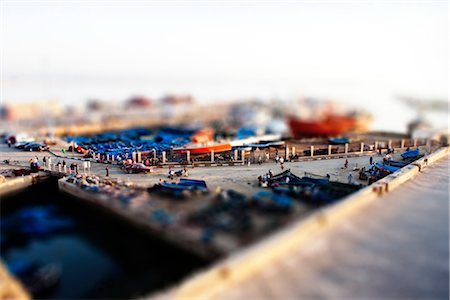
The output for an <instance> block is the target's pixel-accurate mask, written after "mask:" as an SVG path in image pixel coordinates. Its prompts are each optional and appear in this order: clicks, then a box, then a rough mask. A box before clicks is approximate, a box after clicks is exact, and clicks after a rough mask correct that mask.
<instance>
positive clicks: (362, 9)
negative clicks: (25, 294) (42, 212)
mask: <svg viewBox="0 0 450 300" xmlns="http://www.w3.org/2000/svg"><path fill="white" fill-rule="evenodd" d="M61 2H64V1H61ZM2 14H3V15H2V18H1V20H2V21H1V22H2V52H3V66H2V71H3V80H2V84H3V93H2V94H3V100H4V101H6V102H11V101H32V100H34V99H48V98H53V99H59V100H62V101H64V102H66V103H69V102H72V103H73V102H79V101H82V100H85V99H86V98H89V97H99V98H107V99H123V98H124V97H127V96H129V95H131V94H134V93H140V94H146V95H149V96H153V97H157V96H159V95H161V94H162V93H165V92H172V91H173V92H190V93H193V94H194V95H195V96H197V97H198V98H200V100H202V101H208V100H211V99H217V98H227V97H239V96H243V97H250V96H263V97H271V96H280V97H294V96H297V95H310V94H311V95H313V96H326V97H333V98H337V99H338V100H344V101H345V100H347V101H349V102H352V103H360V104H361V103H363V104H364V105H366V103H368V104H370V105H373V106H374V105H378V104H375V103H374V102H379V103H380V105H387V103H388V102H389V101H391V100H392V97H393V95H395V94H398V93H403V94H409V95H423V96H436V97H443V98H444V99H446V98H447V82H448V4H447V3H446V2H432V1H428V2H423V3H417V2H416V3H414V2H410V3H408V2H403V3H398V2H397V3H390V2H384V3H378V4H377V3H368V2H366V3H359V4H358V3H351V2H348V1H347V2H332V3H327V2H322V3H314V2H309V3H308V2H303V3H301V2H299V3H292V2H291V3H286V2H285V3H278V2H265V3H264V2H254V3H252V2H245V3H242V2H241V3H231V4H230V3H228V4H227V3H225V2H216V3H211V4H206V3H201V2H189V1H180V2H172V3H169V4H167V3H166V2H159V3H156V2H153V3H152V2H147V3H144V2H129V1H124V2H122V3H121V2H107V1H104V2H98V1H97V2H95V3H86V2H84V3H83V2H81V1H72V2H64V3H60V2H58V3H57V2H37V1H31V2H30V1H28V2H15V1H11V2H8V1H4V2H3V12H2Z"/></svg>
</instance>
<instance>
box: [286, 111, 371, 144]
mask: <svg viewBox="0 0 450 300" xmlns="http://www.w3.org/2000/svg"><path fill="white" fill-rule="evenodd" d="M369 123H370V117H369V116H363V115H334V114H328V115H326V116H324V117H323V118H321V119H317V120H302V119H299V118H295V117H288V125H289V127H290V129H291V133H292V135H293V136H294V137H296V138H299V137H333V136H341V135H344V134H346V133H348V132H364V131H367V127H368V124H369Z"/></svg>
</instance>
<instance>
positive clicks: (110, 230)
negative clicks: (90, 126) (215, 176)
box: [1, 180, 207, 299]
mask: <svg viewBox="0 0 450 300" xmlns="http://www.w3.org/2000/svg"><path fill="white" fill-rule="evenodd" d="M27 208H36V209H45V210H52V211H53V210H54V213H53V214H52V216H53V215H54V218H62V219H64V220H70V221H73V222H74V224H75V226H74V227H73V228H72V229H69V230H65V231H63V232H60V233H53V234H50V235H41V236H36V235H34V236H33V237H31V238H27V239H26V240H25V241H21V242H20V243H16V244H14V245H11V246H10V247H8V248H4V249H2V252H1V258H2V260H3V261H4V262H5V263H6V264H11V263H13V262H17V261H19V260H27V261H39V262H42V263H58V264H60V265H61V267H62V274H61V278H60V281H59V284H58V285H57V286H56V287H54V288H53V289H52V290H50V291H49V292H47V293H46V294H44V295H42V296H39V298H48V299H86V298H89V299H94V298H97V299H98V298H102V299H112V298H116V299H117V298H120V299H123V298H132V297H138V296H142V295H146V294H148V293H150V292H152V291H155V290H158V289H161V288H163V287H166V286H168V285H170V284H172V283H176V282H178V281H179V280H181V279H182V278H184V277H186V276H187V275H189V274H191V273H192V272H193V271H194V270H196V269H198V268H200V267H204V266H206V265H207V262H206V261H204V260H202V259H200V258H198V257H195V256H193V255H191V254H188V253H186V252H183V251H181V250H179V249H176V248H174V247H172V246H170V245H168V244H166V243H164V242H163V241H161V240H158V239H157V238H155V237H151V236H149V235H148V234H147V233H145V232H142V231H140V230H138V229H137V228H134V227H132V226H130V225H128V224H125V223H124V222H123V221H121V220H118V219H116V218H115V217H113V216H111V215H109V214H107V213H105V212H102V211H101V210H99V209H97V208H95V207H93V206H91V205H89V204H86V203H83V202H81V201H79V200H77V199H74V198H71V197H69V196H67V195H65V194H62V193H60V192H59V191H58V187H57V183H56V181H55V180H50V181H49V182H47V183H43V184H39V185H38V186H35V187H32V188H30V189H29V190H27V191H25V192H23V193H20V194H17V195H14V196H12V197H8V198H3V199H2V203H1V217H2V220H5V219H7V218H9V217H11V216H13V215H14V214H16V213H17V212H20V211H22V212H23V211H24V210H26V209H27ZM8 230H9V229H8V228H6V227H5V226H3V225H2V228H1V234H2V237H4V236H6V235H7V234H8V232H7V231H8Z"/></svg>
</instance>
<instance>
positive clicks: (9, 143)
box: [8, 139, 11, 148]
mask: <svg viewBox="0 0 450 300" xmlns="http://www.w3.org/2000/svg"><path fill="white" fill-rule="evenodd" d="M8 148H11V140H10V139H8Z"/></svg>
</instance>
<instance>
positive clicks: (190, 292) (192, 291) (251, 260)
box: [150, 147, 450, 299]
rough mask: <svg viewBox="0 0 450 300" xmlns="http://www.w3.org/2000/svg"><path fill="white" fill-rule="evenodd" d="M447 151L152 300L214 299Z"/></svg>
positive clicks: (325, 210) (426, 157)
mask: <svg viewBox="0 0 450 300" xmlns="http://www.w3.org/2000/svg"><path fill="white" fill-rule="evenodd" d="M449 150H450V148H449V147H445V148H440V149H439V150H437V151H436V152H434V153H431V154H430V155H427V156H425V157H423V158H422V159H420V160H418V161H416V162H415V164H414V165H409V166H407V167H404V168H402V169H401V170H399V171H397V172H396V173H395V175H394V174H392V175H389V176H387V177H385V178H384V179H382V180H380V181H377V182H376V183H374V184H373V185H370V186H368V187H366V188H364V189H362V190H360V191H358V192H356V193H354V194H352V195H350V196H348V197H346V198H345V199H343V200H342V201H340V202H338V203H336V204H334V205H332V206H329V207H325V208H324V209H321V210H319V211H317V212H316V213H314V214H312V215H311V216H310V217H309V218H307V219H305V220H302V221H299V222H297V223H294V224H292V225H290V226H289V227H287V228H285V229H283V230H281V231H279V232H277V233H275V234H274V235H272V236H270V237H268V238H266V239H264V240H262V241H260V242H258V243H256V244H254V245H253V246H250V247H249V248H246V249H243V250H242V251H241V252H240V253H237V254H236V255H234V256H231V257H229V258H228V259H225V260H223V261H221V262H219V263H217V264H216V265H215V266H213V267H211V268H210V269H208V270H206V271H204V272H201V273H199V274H197V275H195V276H193V277H192V278H190V279H188V280H186V281H185V282H183V283H181V284H180V285H179V286H175V287H172V289H170V290H167V291H163V292H160V293H158V294H154V295H151V296H150V298H151V299H167V298H170V299H214V297H215V295H217V294H219V293H220V292H221V291H224V290H227V289H229V288H231V287H232V286H233V285H234V283H236V282H241V281H243V280H245V279H247V278H250V277H251V276H252V275H253V274H255V273H257V272H258V271H259V270H261V269H263V268H266V267H267V266H268V265H269V264H270V263H271V262H274V261H276V260H278V259H282V258H283V257H285V256H286V255H289V253H290V251H291V250H292V249H294V248H295V247H298V246H299V245H301V244H302V243H306V242H308V241H310V240H311V238H313V237H314V236H317V235H318V234H320V233H321V232H323V231H324V230H326V229H327V228H330V227H332V226H333V225H334V224H336V223H338V222H340V221H342V220H344V219H345V218H347V217H348V216H349V215H351V214H352V213H356V212H357V211H358V210H360V209H361V208H363V207H366V206H367V205H368V204H370V203H371V202H372V201H375V200H376V201H379V200H382V199H383V198H382V197H380V195H382V194H383V193H386V192H389V191H390V190H393V189H395V188H396V187H398V186H400V185H401V184H402V183H404V182H407V181H408V180H411V179H413V178H414V177H415V176H417V175H418V174H419V173H420V171H421V170H422V169H423V168H426V167H427V166H428V165H430V164H432V163H433V162H436V161H437V160H439V159H441V158H443V157H446V156H448V155H449V153H450V151H449Z"/></svg>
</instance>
